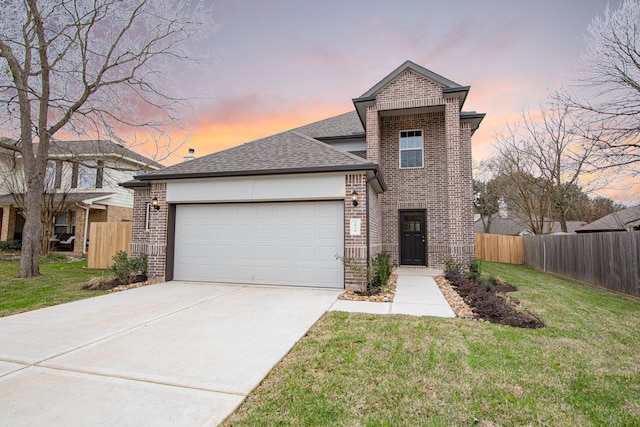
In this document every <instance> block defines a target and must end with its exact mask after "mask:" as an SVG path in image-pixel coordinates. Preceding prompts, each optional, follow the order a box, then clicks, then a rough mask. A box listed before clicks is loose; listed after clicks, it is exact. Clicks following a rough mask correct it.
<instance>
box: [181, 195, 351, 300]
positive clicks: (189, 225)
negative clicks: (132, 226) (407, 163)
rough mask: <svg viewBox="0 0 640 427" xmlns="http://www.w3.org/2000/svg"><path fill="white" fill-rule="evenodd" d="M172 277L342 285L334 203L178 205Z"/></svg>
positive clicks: (338, 207)
mask: <svg viewBox="0 0 640 427" xmlns="http://www.w3.org/2000/svg"><path fill="white" fill-rule="evenodd" d="M175 225H176V226H175V233H176V234H175V247H174V279H176V280H194V281H207V282H223V283H253V284H275V285H293V286H319V287H330V288H343V287H344V279H343V277H344V273H343V267H342V263H341V262H340V261H339V260H336V257H335V255H336V254H342V253H343V246H344V234H343V233H344V205H343V202H341V201H340V202H338V201H322V202H292V203H289V202H286V203H233V204H203V205H178V206H177V207H176V221H175Z"/></svg>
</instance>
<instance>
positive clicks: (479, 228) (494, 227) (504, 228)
mask: <svg viewBox="0 0 640 427" xmlns="http://www.w3.org/2000/svg"><path fill="white" fill-rule="evenodd" d="M473 231H474V232H476V233H484V232H485V231H484V225H483V223H482V219H478V220H477V221H476V222H475V224H474V225H473ZM523 231H528V232H529V233H531V228H530V227H528V226H527V225H526V224H525V223H523V222H522V221H520V220H518V219H516V218H502V217H500V216H495V217H494V218H492V219H491V224H490V225H489V233H491V234H504V235H508V236H518V235H520V233H522V232H523Z"/></svg>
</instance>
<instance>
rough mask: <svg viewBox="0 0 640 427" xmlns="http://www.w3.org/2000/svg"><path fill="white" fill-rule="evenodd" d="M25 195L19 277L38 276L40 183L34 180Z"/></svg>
mask: <svg viewBox="0 0 640 427" xmlns="http://www.w3.org/2000/svg"><path fill="white" fill-rule="evenodd" d="M34 181H35V182H32V183H30V185H29V189H28V191H27V194H25V205H26V207H27V211H26V212H25V217H26V218H25V223H24V229H23V231H22V253H21V254H20V271H19V272H18V276H19V277H34V276H39V275H40V266H39V261H40V238H41V237H42V218H41V215H42V190H43V188H42V187H43V186H42V182H41V181H40V180H34Z"/></svg>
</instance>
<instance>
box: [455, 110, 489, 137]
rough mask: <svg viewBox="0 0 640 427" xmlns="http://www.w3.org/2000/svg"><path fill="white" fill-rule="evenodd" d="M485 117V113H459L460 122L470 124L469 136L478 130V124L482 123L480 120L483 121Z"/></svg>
mask: <svg viewBox="0 0 640 427" xmlns="http://www.w3.org/2000/svg"><path fill="white" fill-rule="evenodd" d="M485 116H486V114H485V113H476V112H464V111H463V112H462V113H460V120H461V121H463V122H464V121H468V122H471V135H473V134H474V133H475V131H476V130H478V128H479V127H480V123H482V120H483V119H484V117H485Z"/></svg>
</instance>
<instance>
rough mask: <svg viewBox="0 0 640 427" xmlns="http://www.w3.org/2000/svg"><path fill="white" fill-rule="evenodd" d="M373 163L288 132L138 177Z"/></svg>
mask: <svg viewBox="0 0 640 427" xmlns="http://www.w3.org/2000/svg"><path fill="white" fill-rule="evenodd" d="M367 165H371V166H374V165H372V164H371V163H370V162H367V161H366V160H364V159H362V158H360V157H358V156H355V155H353V154H350V153H347V152H343V151H340V150H338V149H336V148H333V147H331V146H329V145H327V144H325V143H323V142H320V141H318V140H315V139H313V138H311V137H309V136H307V135H304V134H302V133H300V132H297V131H287V132H283V133H279V134H276V135H272V136H268V137H266V138H262V139H258V140H256V141H253V142H249V143H246V144H243V145H239V146H237V147H233V148H229V149H227V150H224V151H219V152H217V153H213V154H210V155H208V156H205V157H200V158H198V159H195V160H191V161H188V162H183V163H179V164H177V165H173V166H169V167H167V168H165V169H162V170H159V171H155V172H151V173H148V174H145V175H140V176H138V177H136V178H137V179H140V180H153V179H160V178H164V177H166V178H177V177H187V176H188V175H194V176H225V175H243V174H247V175H248V174H255V173H259V172H265V173H268V172H273V171H287V170H290V171H291V172H294V171H296V170H305V169H306V170H308V169H311V170H324V169H326V170H331V169H336V170H338V169H341V170H344V169H348V168H350V167H353V168H354V169H361V168H363V167H365V166H367Z"/></svg>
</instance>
